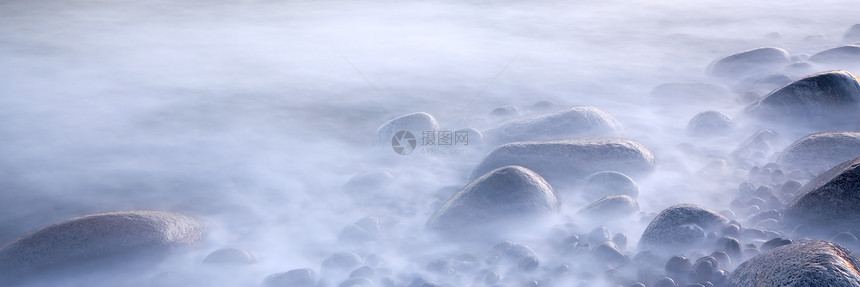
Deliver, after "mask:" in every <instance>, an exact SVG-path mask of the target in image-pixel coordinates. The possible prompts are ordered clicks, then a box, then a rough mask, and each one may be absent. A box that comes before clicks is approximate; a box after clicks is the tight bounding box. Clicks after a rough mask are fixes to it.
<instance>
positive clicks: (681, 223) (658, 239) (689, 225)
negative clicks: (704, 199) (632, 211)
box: [639, 204, 729, 254]
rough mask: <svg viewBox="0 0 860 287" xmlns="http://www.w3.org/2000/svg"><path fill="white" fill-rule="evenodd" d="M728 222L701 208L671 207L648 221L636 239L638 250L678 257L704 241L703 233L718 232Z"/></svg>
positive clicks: (688, 205) (692, 206) (718, 215)
mask: <svg viewBox="0 0 860 287" xmlns="http://www.w3.org/2000/svg"><path fill="white" fill-rule="evenodd" d="M728 221H729V220H728V219H727V218H725V217H724V216H722V215H720V214H719V213H717V212H715V211H713V210H710V209H707V208H705V207H702V206H698V205H693V204H679V205H675V206H671V207H669V208H666V209H664V210H663V211H661V212H660V213H659V214H657V217H655V218H654V219H653V220H651V223H649V224H648V227H646V228H645V231H644V232H643V233H642V237H641V238H640V239H639V248H640V249H643V250H652V251H655V252H658V253H662V252H675V253H676V254H680V253H679V252H684V251H686V250H689V249H691V248H695V247H697V245H699V244H701V243H702V242H703V241H704V240H705V234H707V233H708V232H711V231H719V230H720V229H721V228H722V227H723V226H724V225H725V224H726V223H728Z"/></svg>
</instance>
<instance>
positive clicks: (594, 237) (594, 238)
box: [588, 225, 610, 244]
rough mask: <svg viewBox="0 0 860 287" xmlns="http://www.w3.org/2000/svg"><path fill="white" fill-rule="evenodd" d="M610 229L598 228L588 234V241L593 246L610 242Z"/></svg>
mask: <svg viewBox="0 0 860 287" xmlns="http://www.w3.org/2000/svg"><path fill="white" fill-rule="evenodd" d="M609 236H610V235H609V229H607V228H606V226H602V225H601V226H598V227H595V228H594V229H591V231H589V232H588V241H589V242H591V244H600V243H601V242H604V241H607V240H609Z"/></svg>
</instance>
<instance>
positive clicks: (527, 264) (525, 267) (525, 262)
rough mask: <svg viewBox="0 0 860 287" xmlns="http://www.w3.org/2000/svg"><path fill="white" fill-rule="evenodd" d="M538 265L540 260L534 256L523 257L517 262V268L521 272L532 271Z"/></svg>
mask: <svg viewBox="0 0 860 287" xmlns="http://www.w3.org/2000/svg"><path fill="white" fill-rule="evenodd" d="M538 267H540V260H538V258H537V257H535V256H529V257H525V258H523V259H520V261H519V262H517V270H519V271H523V272H532V271H535V270H537V269H538Z"/></svg>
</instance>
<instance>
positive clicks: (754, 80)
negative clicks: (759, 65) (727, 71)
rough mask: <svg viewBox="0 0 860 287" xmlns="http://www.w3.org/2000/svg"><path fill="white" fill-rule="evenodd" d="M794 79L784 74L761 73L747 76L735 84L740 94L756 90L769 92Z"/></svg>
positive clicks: (763, 92)
mask: <svg viewBox="0 0 860 287" xmlns="http://www.w3.org/2000/svg"><path fill="white" fill-rule="evenodd" d="M791 81H792V79H791V77H789V76H786V75H783V74H760V75H755V76H752V77H749V78H746V79H744V80H742V81H740V82H739V83H737V84H736V85H735V86H734V89H735V92H736V93H738V94H741V93H747V92H754V93H761V94H767V93H770V92H771V91H773V90H775V89H778V88H780V87H782V86H785V85H787V84H788V83H791Z"/></svg>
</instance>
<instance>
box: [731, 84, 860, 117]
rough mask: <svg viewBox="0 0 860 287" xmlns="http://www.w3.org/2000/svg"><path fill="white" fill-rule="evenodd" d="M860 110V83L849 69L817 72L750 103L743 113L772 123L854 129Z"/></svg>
mask: <svg viewBox="0 0 860 287" xmlns="http://www.w3.org/2000/svg"><path fill="white" fill-rule="evenodd" d="M858 112H860V82H858V81H857V77H856V76H854V74H851V73H850V72H848V71H829V72H823V73H818V74H813V75H810V76H807V77H804V78H801V79H799V80H796V81H794V82H791V83H790V84H788V85H786V86H783V87H782V88H779V89H777V90H774V91H773V92H771V93H769V94H767V95H765V96H764V97H762V98H761V99H759V100H757V101H755V102H753V103H751V104H749V105H747V106H746V107H744V109H743V110H742V111H741V116H743V117H748V118H753V119H757V120H759V121H761V122H764V123H768V124H777V125H782V126H785V127H792V128H793V127H796V126H801V127H807V128H812V129H818V130H821V129H826V130H834V129H851V128H853V127H854V126H855V125H856V123H857V120H858V118H860V116H858Z"/></svg>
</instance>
